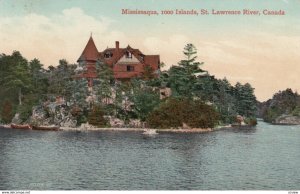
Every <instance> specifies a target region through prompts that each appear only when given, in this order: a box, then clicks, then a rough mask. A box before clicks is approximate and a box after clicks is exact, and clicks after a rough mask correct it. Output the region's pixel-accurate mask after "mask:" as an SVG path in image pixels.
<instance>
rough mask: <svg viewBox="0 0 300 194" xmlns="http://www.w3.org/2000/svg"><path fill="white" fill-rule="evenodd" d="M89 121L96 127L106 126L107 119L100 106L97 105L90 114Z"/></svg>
mask: <svg viewBox="0 0 300 194" xmlns="http://www.w3.org/2000/svg"><path fill="white" fill-rule="evenodd" d="M88 122H89V124H91V125H94V126H96V127H106V126H107V125H108V122H107V120H106V119H105V118H104V112H103V111H102V108H101V107H100V106H95V107H94V108H93V109H92V110H91V112H90V113H89V115H88Z"/></svg>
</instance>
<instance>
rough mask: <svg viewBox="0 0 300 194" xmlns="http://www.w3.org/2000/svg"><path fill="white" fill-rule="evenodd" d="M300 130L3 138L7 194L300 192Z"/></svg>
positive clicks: (0, 151) (15, 134)
mask: <svg viewBox="0 0 300 194" xmlns="http://www.w3.org/2000/svg"><path fill="white" fill-rule="evenodd" d="M299 138H300V128H299V127H297V126H292V127H287V126H284V127H282V126H273V125H268V124H265V123H262V122H260V123H259V125H258V126H257V128H256V129H254V130H249V131H237V130H228V131H217V132H213V133H205V134H159V135H157V136H155V137H154V138H146V137H145V136H143V135H142V134H140V133H135V132H132V133H126V132H83V133H76V132H62V131H60V132H40V131H22V130H7V129H1V131H0V156H1V158H0V180H1V182H0V189H2V190H3V189H17V190H19V189H37V190H44V189H45V190H52V189H56V190H57V189H63V190H67V189H75V190H80V189H85V190H102V189H128V190H134V189H146V190H148V189H162V190H165V189H171V190H172V189H197V190H209V189H215V190H221V189H222V190H227V189H234V190H237V189H238V190H239V189H247V190H252V189H255V190H259V189H272V190H278V189H281V190H299V184H298V183H299V182H300V178H299V174H300V162H299V159H300V152H299V147H300V139H299Z"/></svg>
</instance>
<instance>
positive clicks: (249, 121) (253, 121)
mask: <svg viewBox="0 0 300 194" xmlns="http://www.w3.org/2000/svg"><path fill="white" fill-rule="evenodd" d="M245 123H246V124H248V125H251V126H255V125H257V120H256V118H246V119H245Z"/></svg>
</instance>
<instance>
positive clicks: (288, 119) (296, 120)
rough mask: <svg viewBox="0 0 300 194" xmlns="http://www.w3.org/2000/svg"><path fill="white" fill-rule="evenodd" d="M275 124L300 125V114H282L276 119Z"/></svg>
mask: <svg viewBox="0 0 300 194" xmlns="http://www.w3.org/2000/svg"><path fill="white" fill-rule="evenodd" d="M273 124H278V125H300V116H292V115H281V116H279V117H277V118H276V119H275V122H273Z"/></svg>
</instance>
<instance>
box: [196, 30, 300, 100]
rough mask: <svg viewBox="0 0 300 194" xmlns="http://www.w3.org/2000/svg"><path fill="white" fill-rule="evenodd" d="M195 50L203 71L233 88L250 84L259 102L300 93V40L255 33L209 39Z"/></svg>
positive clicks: (197, 44)
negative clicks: (278, 94) (287, 92)
mask: <svg viewBox="0 0 300 194" xmlns="http://www.w3.org/2000/svg"><path fill="white" fill-rule="evenodd" d="M196 46H197V47H198V53H199V57H200V58H201V59H202V60H203V61H204V62H205V65H204V66H203V68H204V69H206V70H208V71H209V72H210V73H211V74H213V75H216V76H217V77H218V78H223V77H227V78H228V80H229V81H231V83H232V84H235V83H236V82H237V81H239V82H242V83H246V82H249V83H251V84H252V85H253V86H254V88H256V94H257V96H258V99H259V100H266V99H268V98H270V97H272V94H273V93H275V92H277V91H278V90H284V89H286V88H288V87H290V88H292V89H294V90H298V91H299V90H300V87H299V84H298V83H297V80H298V79H299V75H300V66H299V64H300V58H299V57H298V53H300V36H288V35H276V34H272V33H270V32H264V33H258V32H256V33H253V32H252V33H251V34H250V33H249V34H246V33H245V34H243V35H240V36H236V37H233V38H229V37H219V38H212V37H211V38H209V37H206V38H205V41H203V40H198V41H197V42H196Z"/></svg>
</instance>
